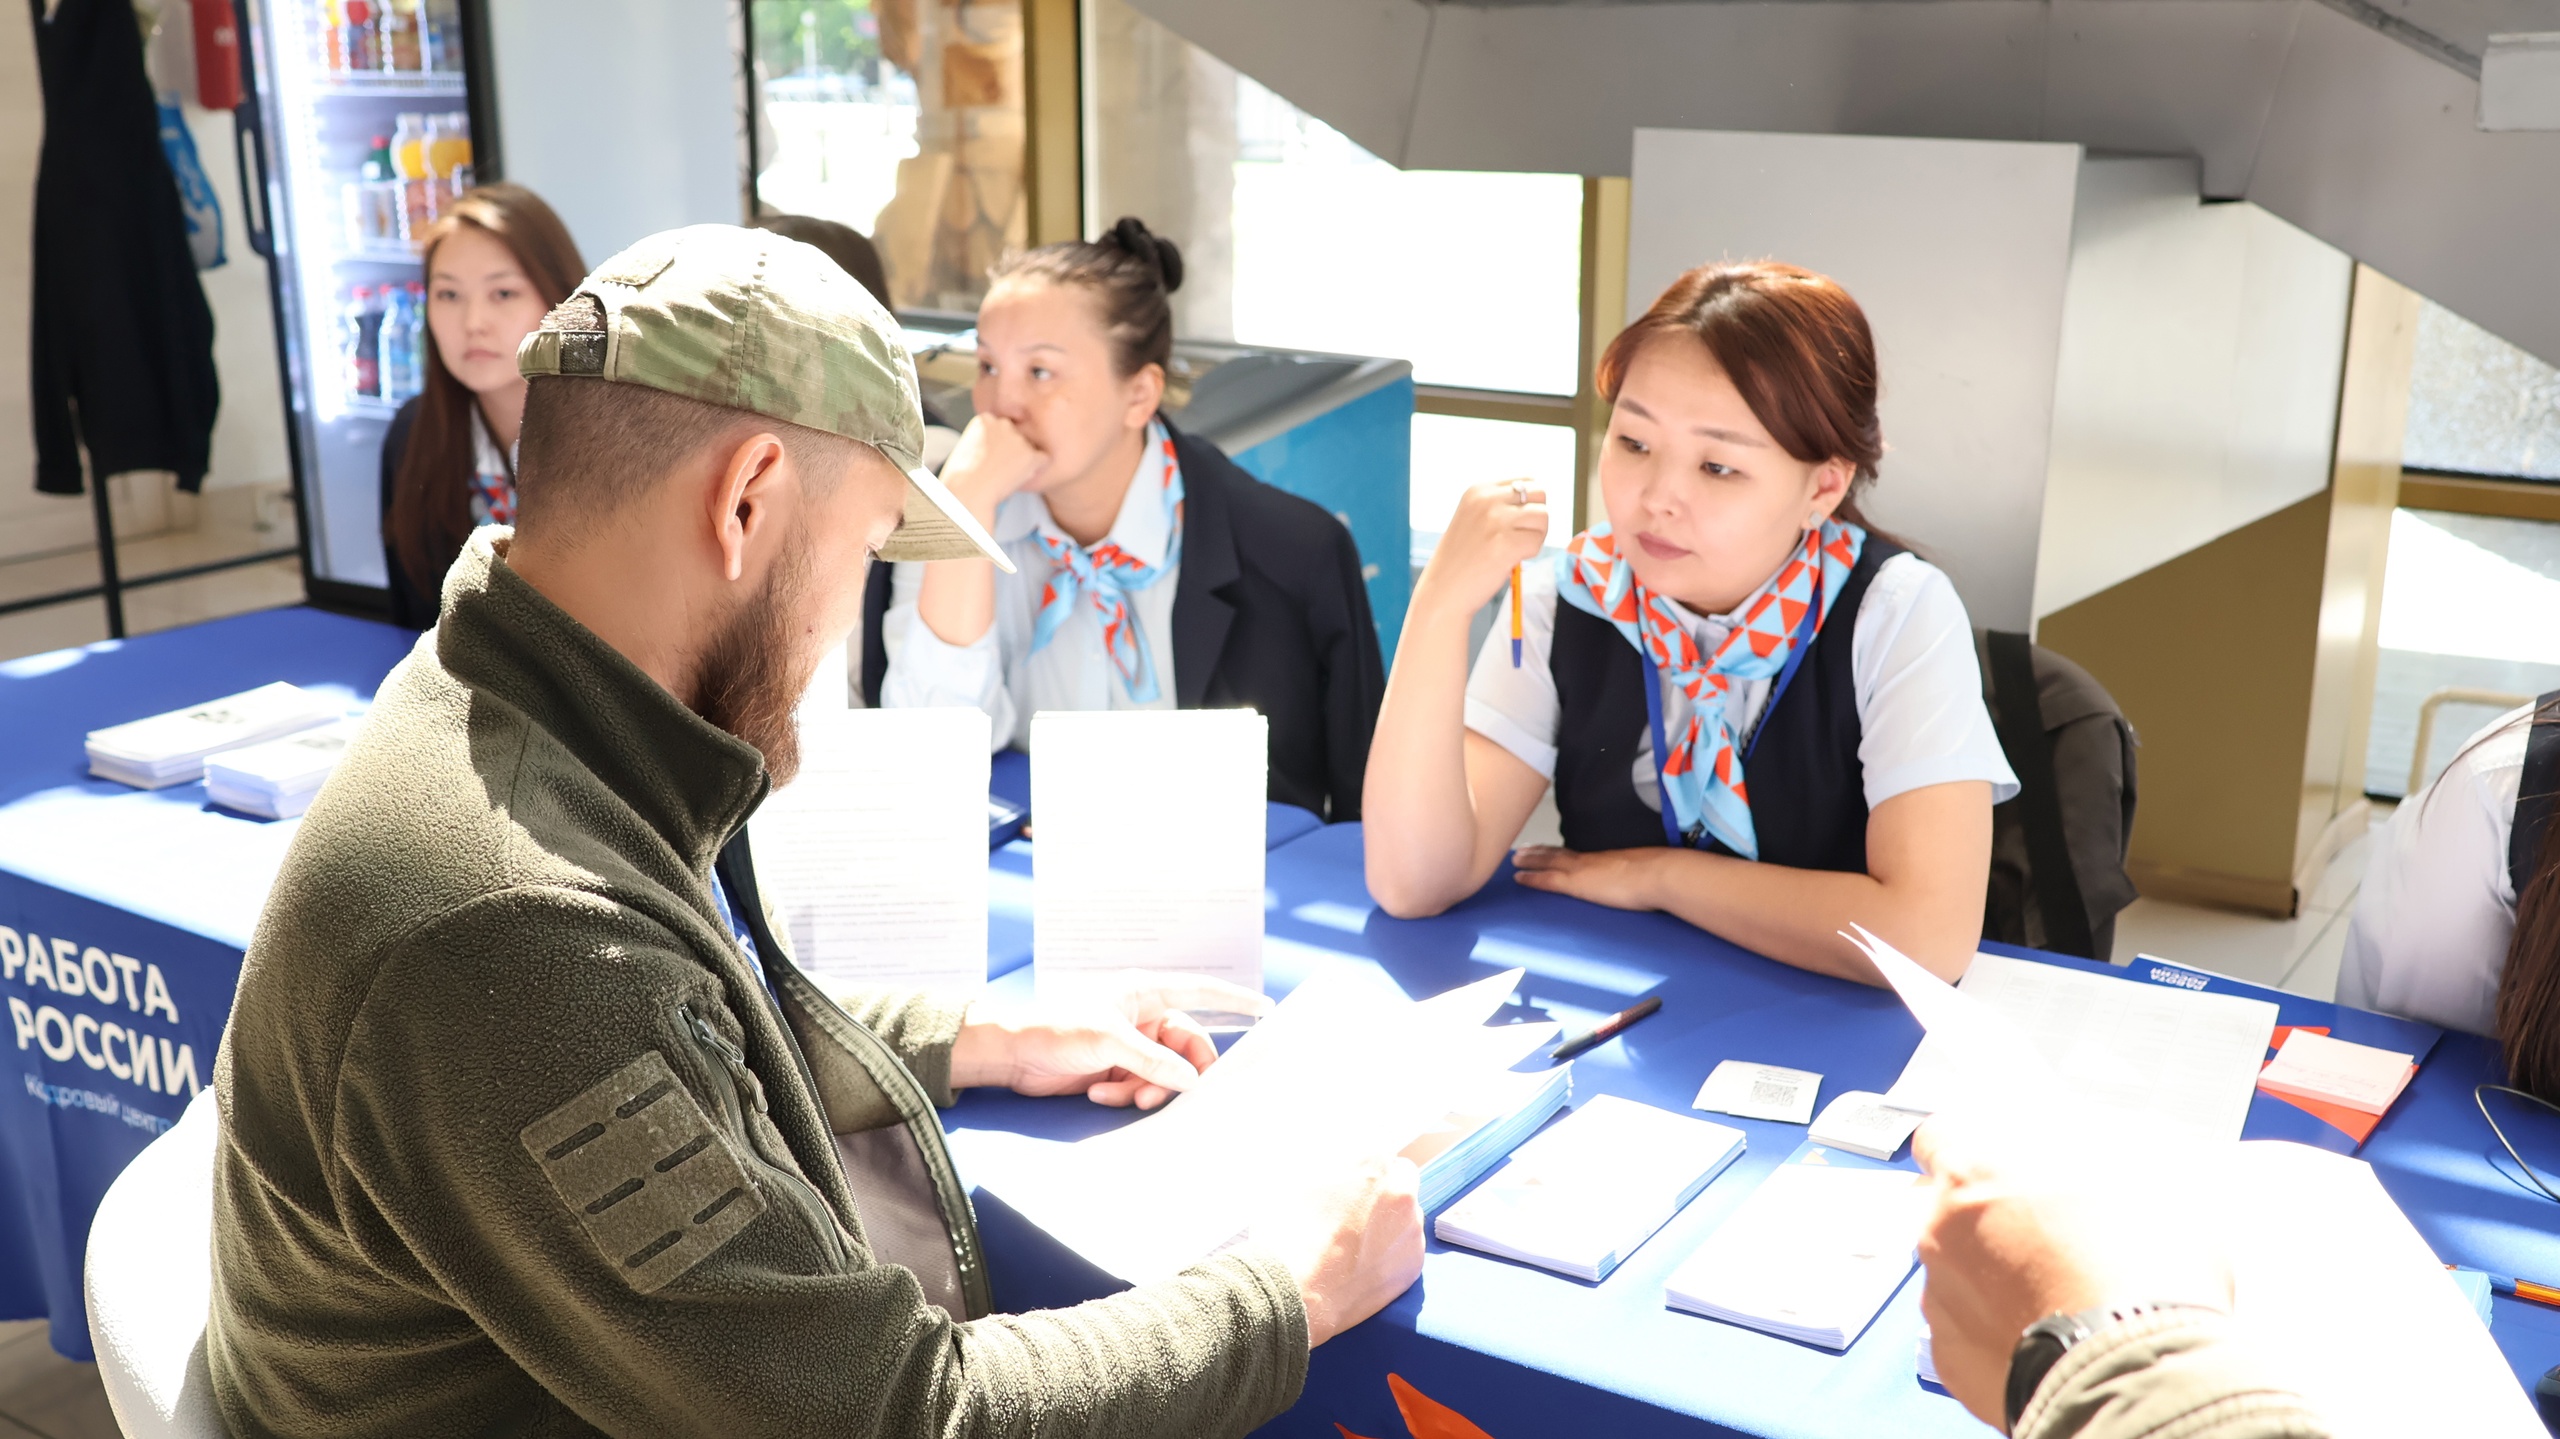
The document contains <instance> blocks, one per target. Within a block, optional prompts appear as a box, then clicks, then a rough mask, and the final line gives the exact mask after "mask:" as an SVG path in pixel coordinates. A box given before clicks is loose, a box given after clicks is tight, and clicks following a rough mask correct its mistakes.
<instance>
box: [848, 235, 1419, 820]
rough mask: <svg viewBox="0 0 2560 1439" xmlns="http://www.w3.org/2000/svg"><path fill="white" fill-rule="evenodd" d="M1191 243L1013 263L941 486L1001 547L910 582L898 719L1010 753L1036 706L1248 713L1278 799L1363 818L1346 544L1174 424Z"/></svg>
mask: <svg viewBox="0 0 2560 1439" xmlns="http://www.w3.org/2000/svg"><path fill="white" fill-rule="evenodd" d="M1181 283H1182V256H1181V253H1180V252H1179V251H1178V250H1176V249H1175V248H1174V246H1173V243H1172V242H1171V241H1169V240H1165V239H1162V238H1160V237H1158V236H1156V235H1154V234H1151V233H1149V232H1148V230H1147V227H1146V226H1145V225H1143V224H1141V223H1139V222H1138V221H1136V220H1134V219H1124V220H1122V221H1120V222H1119V223H1118V224H1117V225H1115V226H1113V227H1112V228H1111V230H1110V231H1109V233H1107V234H1105V235H1104V236H1103V237H1102V238H1101V239H1098V240H1089V241H1082V242H1073V243H1064V244H1056V245H1045V246H1042V247H1041V248H1039V249H1037V250H1033V251H1031V252H1030V253H1028V254H1025V255H1021V256H1017V257H1015V258H1014V259H1011V260H1008V261H1007V262H1005V263H1004V264H1003V265H1001V266H999V267H998V268H997V270H996V273H995V284H994V287H993V288H992V289H990V290H989V291H988V292H987V298H986V301H985V303H984V304H983V305H981V306H980V307H979V310H978V379H977V384H976V386H975V387H974V388H973V389H972V391H971V397H972V400H973V402H974V404H975V407H976V410H977V417H976V418H975V419H973V420H971V421H970V423H969V427H968V429H967V430H966V431H964V432H963V433H962V435H961V438H960V443H959V446H958V448H957V449H956V450H954V451H953V453H952V455H951V458H950V460H949V462H948V463H947V464H945V465H944V467H943V470H942V480H943V483H945V484H947V485H949V486H950V487H951V490H952V493H954V494H956V495H958V496H959V497H960V498H961V499H962V500H964V501H966V502H967V503H968V505H969V507H970V508H971V509H972V510H974V511H976V512H977V515H978V519H979V521H980V522H981V523H983V524H985V525H986V526H987V527H988V529H989V530H990V531H991V532H992V533H993V534H994V535H995V537H996V539H997V541H998V542H999V543H1001V544H1003V545H1004V546H1005V548H1006V552H1007V553H1008V555H1009V556H1010V557H1011V558H1012V560H1013V562H1014V565H1015V568H1016V573H1014V574H1010V575H1005V574H998V573H997V572H996V568H995V566H994V565H992V564H990V563H988V562H987V561H984V560H944V561H938V562H935V563H932V564H913V565H907V564H902V565H900V566H898V574H897V579H896V583H895V587H894V591H893V595H892V599H891V603H890V606H889V611H888V615H887V617H886V619H885V620H884V622H883V624H882V628H881V638H882V641H883V645H884V648H885V649H886V651H887V654H888V657H889V670H888V675H887V678H886V680H885V682H884V684H883V686H882V692H881V703H882V704H884V705H887V706H892V707H895V706H919V705H974V706H977V707H978V708H980V709H983V710H985V711H986V712H987V713H988V714H989V715H990V716H992V717H993V719H994V721H995V726H994V728H995V742H996V744H997V745H999V746H1005V745H1017V746H1018V745H1023V744H1026V743H1027V742H1028V741H1029V739H1030V733H1031V717H1032V715H1033V714H1034V713H1036V712H1038V711H1040V710H1048V709H1063V710H1099V709H1173V708H1182V709H1218V708H1233V707H1237V706H1251V707H1252V708H1254V709H1256V710H1259V711H1261V713H1262V714H1263V716H1264V717H1265V718H1266V719H1268V720H1269V721H1270V724H1271V783H1270V795H1271V798H1273V799H1275V800H1279V801H1282V802H1285V803H1288V804H1295V805H1300V806H1303V807H1305V808H1307V809H1311V810H1314V811H1315V812H1316V813H1318V814H1321V815H1324V816H1326V817H1327V818H1329V819H1333V820H1348V819H1357V818H1359V817H1360V812H1361V798H1360V786H1361V776H1362V772H1363V769H1364V767H1365V765H1366V764H1367V761H1368V756H1369V731H1370V727H1371V725H1372V724H1373V723H1374V722H1375V720H1376V718H1377V713H1378V696H1379V692H1380V690H1381V688H1382V686H1383V672H1382V666H1381V664H1380V661H1379V657H1378V637H1377V632H1376V630H1375V628H1374V627H1373V625H1372V622H1371V620H1370V617H1369V597H1368V590H1367V588H1366V586H1365V585H1364V583H1363V581H1362V579H1361V575H1360V556H1359V552H1358V550H1357V549H1356V548H1355V547H1354V546H1353V545H1352V542H1351V532H1350V531H1349V530H1348V529H1346V528H1344V526H1343V525H1342V524H1341V522H1340V521H1338V520H1336V519H1334V518H1333V516H1331V515H1329V514H1326V513H1325V512H1324V511H1323V510H1322V509H1320V508H1318V507H1317V506H1315V505H1314V504H1312V503H1310V502H1308V501H1306V500H1304V499H1301V498H1299V497H1297V496H1295V495H1291V494H1288V493H1286V492H1284V491H1281V490H1277V489H1274V488H1272V487H1271V486H1269V485H1266V484H1263V483H1262V482H1261V481H1259V480H1257V479H1255V478H1253V477H1252V476H1251V475H1248V474H1246V473H1245V472H1244V471H1243V470H1241V469H1239V468H1237V467H1236V465H1235V463H1234V462H1233V461H1231V460H1229V459H1228V458H1227V457H1226V456H1225V455H1223V454H1221V453H1219V451H1218V449H1217V447H1216V446H1214V445H1211V444H1210V443H1208V442H1207V441H1205V440H1202V439H1199V438H1198V437H1196V436H1192V435H1186V434H1184V433H1183V432H1182V431H1180V430H1179V429H1176V428H1175V427H1174V426H1173V425H1172V424H1171V423H1169V422H1168V421H1166V420H1165V418H1164V417H1163V416H1162V415H1161V414H1159V413H1158V412H1157V411H1158V407H1159V405H1160V404H1161V403H1162V401H1163V399H1164V388H1165V365H1166V363H1167V361H1169V360H1170V359H1171V358H1172V355H1173V310H1172V306H1171V305H1170V303H1169V301H1168V296H1170V295H1171V293H1172V292H1173V290H1174V289H1175V288H1176V287H1178V286H1179V285H1180V284H1181Z"/></svg>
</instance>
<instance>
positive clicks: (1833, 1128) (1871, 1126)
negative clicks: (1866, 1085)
mask: <svg viewBox="0 0 2560 1439" xmlns="http://www.w3.org/2000/svg"><path fill="white" fill-rule="evenodd" d="M1926 1118H1928V1116H1927V1115H1925V1114H1914V1113H1912V1112H1911V1111H1910V1110H1908V1109H1896V1108H1894V1107H1893V1106H1892V1105H1890V1104H1887V1103H1885V1102H1884V1096H1883V1095H1881V1094H1869V1093H1867V1092H1866V1091H1865V1090H1862V1089H1853V1090H1850V1091H1849V1092H1848V1093H1846V1094H1843V1095H1841V1096H1840V1097H1839V1098H1837V1099H1835V1100H1833V1101H1831V1102H1830V1103H1829V1104H1827V1105H1825V1106H1823V1110H1822V1117H1821V1118H1820V1119H1817V1120H1815V1121H1814V1122H1813V1132H1812V1133H1811V1134H1809V1135H1807V1136H1806V1137H1807V1138H1809V1139H1811V1140H1812V1141H1813V1142H1814V1143H1816V1144H1828V1145H1830V1146H1831V1147H1832V1148H1834V1149H1845V1150H1847V1151H1849V1152H1850V1153H1851V1154H1863V1155H1865V1156H1866V1157H1867V1158H1869V1159H1879V1160H1884V1161H1886V1162H1888V1163H1889V1162H1891V1161H1892V1159H1893V1156H1894V1155H1895V1154H1896V1153H1897V1152H1899V1151H1900V1150H1901V1148H1902V1141H1904V1140H1906V1139H1909V1138H1910V1137H1911V1131H1913V1130H1915V1129H1918V1128H1919V1127H1920V1121H1921V1120H1923V1119H1926Z"/></svg>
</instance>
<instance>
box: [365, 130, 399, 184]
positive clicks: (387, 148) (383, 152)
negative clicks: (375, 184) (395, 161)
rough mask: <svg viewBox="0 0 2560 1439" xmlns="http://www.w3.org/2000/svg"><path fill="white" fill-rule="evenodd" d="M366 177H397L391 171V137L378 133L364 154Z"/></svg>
mask: <svg viewBox="0 0 2560 1439" xmlns="http://www.w3.org/2000/svg"><path fill="white" fill-rule="evenodd" d="M364 177H365V178H366V179H368V180H377V181H379V180H389V179H394V178H396V177H395V176H394V175H393V174H392V171H391V137H390V136H388V135H376V136H374V137H373V144H372V145H371V146H370V147H368V148H367V149H366V151H365V155H364Z"/></svg>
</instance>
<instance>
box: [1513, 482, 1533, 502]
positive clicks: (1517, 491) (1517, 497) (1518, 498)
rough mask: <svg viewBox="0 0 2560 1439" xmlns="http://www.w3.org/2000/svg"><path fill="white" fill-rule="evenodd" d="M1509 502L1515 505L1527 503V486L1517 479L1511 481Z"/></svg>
mask: <svg viewBox="0 0 2560 1439" xmlns="http://www.w3.org/2000/svg"><path fill="white" fill-rule="evenodd" d="M1511 503H1513V504H1515V505H1525V504H1527V503H1529V487H1528V486H1527V485H1526V484H1524V483H1522V482H1521V481H1519V480H1513V481H1512V482H1511Z"/></svg>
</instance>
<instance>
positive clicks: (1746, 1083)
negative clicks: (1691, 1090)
mask: <svg viewBox="0 0 2560 1439" xmlns="http://www.w3.org/2000/svg"><path fill="white" fill-rule="evenodd" d="M1821 1090H1822V1076H1821V1075H1819V1074H1816V1073H1814V1072H1813V1071H1811V1070H1809V1069H1789V1068H1787V1067H1785V1066H1784V1065H1778V1064H1752V1063H1749V1062H1748V1061H1745V1060H1740V1059H1728V1060H1725V1061H1724V1062H1723V1063H1721V1064H1718V1065H1717V1066H1716V1067H1715V1068H1714V1069H1712V1070H1710V1071H1708V1074H1707V1082H1706V1083H1704V1084H1702V1085H1700V1086H1698V1097H1697V1098H1696V1099H1693V1100H1691V1101H1690V1102H1689V1107H1690V1108H1691V1109H1704V1110H1709V1111H1712V1112H1714V1113H1718V1114H1732V1115H1738V1116H1740V1117H1741V1118H1744V1119H1774V1120H1777V1121H1778V1122H1780V1123H1782V1124H1809V1123H1811V1122H1812V1121H1813V1103H1814V1099H1815V1097H1816V1096H1817V1095H1819V1094H1820V1093H1821Z"/></svg>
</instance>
